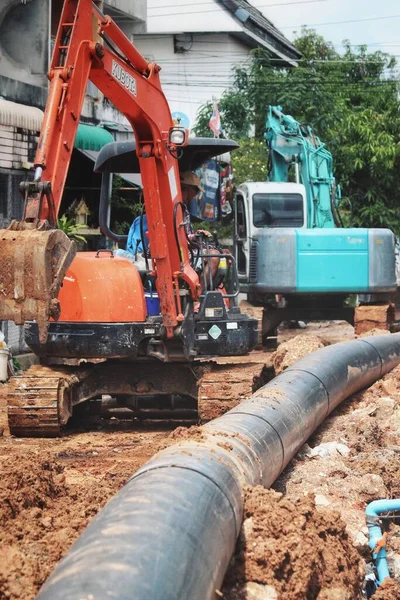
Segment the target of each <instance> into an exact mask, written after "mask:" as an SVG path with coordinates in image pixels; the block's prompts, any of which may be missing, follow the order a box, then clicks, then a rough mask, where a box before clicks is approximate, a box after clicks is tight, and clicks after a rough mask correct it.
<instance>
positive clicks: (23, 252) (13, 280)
mask: <svg viewBox="0 0 400 600" xmlns="http://www.w3.org/2000/svg"><path fill="white" fill-rule="evenodd" d="M75 253H76V245H75V243H74V242H72V241H71V240H70V239H69V238H68V237H67V236H66V235H65V233H64V232H63V231H60V230H59V229H48V228H46V226H45V225H44V223H41V224H39V226H37V225H36V224H33V223H26V222H20V221H13V222H12V223H11V225H10V226H9V228H8V229H2V230H0V321H6V320H10V321H14V322H15V323H16V324H17V325H22V324H23V323H24V322H25V321H31V320H34V321H36V322H37V324H38V328H39V339H40V342H41V343H45V341H46V339H47V331H48V323H49V319H50V318H52V319H54V320H57V319H58V316H59V313H60V306H59V302H58V300H57V295H58V292H59V290H60V287H61V284H62V281H63V279H64V276H65V274H66V271H67V269H68V267H69V265H70V264H71V262H72V260H73V258H74V256H75Z"/></svg>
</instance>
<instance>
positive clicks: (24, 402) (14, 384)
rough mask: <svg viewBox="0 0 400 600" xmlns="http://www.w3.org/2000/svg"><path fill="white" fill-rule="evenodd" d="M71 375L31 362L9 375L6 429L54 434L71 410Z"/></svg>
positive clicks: (27, 434) (34, 434) (17, 432)
mask: <svg viewBox="0 0 400 600" xmlns="http://www.w3.org/2000/svg"><path fill="white" fill-rule="evenodd" d="M76 381H77V378H76V376H75V375H72V374H71V373H68V371H67V370H61V369H59V368H57V369H53V368H51V367H44V366H41V365H35V366H33V367H31V368H30V369H28V371H26V373H24V374H23V375H22V376H15V377H12V378H11V379H10V380H9V382H8V385H7V386H5V387H4V392H3V393H6V394H7V406H8V424H9V428H10V433H11V434H12V435H15V436H18V437H57V436H59V435H61V432H62V428H63V426H64V425H66V423H67V421H68V419H69V417H70V416H71V414H72V393H71V392H72V386H73V384H74V383H75V382H76Z"/></svg>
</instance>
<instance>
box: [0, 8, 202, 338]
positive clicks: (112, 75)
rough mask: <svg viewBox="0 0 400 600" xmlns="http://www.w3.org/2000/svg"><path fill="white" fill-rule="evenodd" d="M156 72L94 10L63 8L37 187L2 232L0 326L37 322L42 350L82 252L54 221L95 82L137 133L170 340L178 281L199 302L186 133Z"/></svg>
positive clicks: (29, 186)
mask: <svg viewBox="0 0 400 600" xmlns="http://www.w3.org/2000/svg"><path fill="white" fill-rule="evenodd" d="M159 70H160V67H158V66H157V65H156V64H154V63H148V62H147V61H146V60H145V58H144V57H143V56H142V55H141V54H140V53H139V52H138V51H137V49H136V48H135V47H134V46H133V45H132V44H131V42H130V41H129V39H128V38H127V37H126V36H125V35H124V33H123V32H122V31H121V30H120V29H119V28H118V27H117V25H116V24H115V23H114V22H113V21H112V19H111V18H110V17H108V16H105V15H103V14H102V13H101V12H100V11H99V9H98V8H97V7H96V6H95V5H94V4H92V1H91V0H65V2H64V6H63V11H62V15H61V21H60V24H59V28H58V33H57V38H56V43H55V48H54V53H53V58H52V64H51V68H50V71H49V79H50V88H49V96H48V101H47V105H46V110H45V115H44V120H43V125H42V130H41V134H40V139H39V144H38V149H37V152H36V156H35V163H34V166H35V176H34V181H33V182H26V183H25V184H23V185H22V190H21V191H22V193H23V194H24V198H25V205H24V216H23V219H22V221H20V222H13V223H12V224H11V225H10V227H9V228H8V229H6V230H2V231H0V241H1V251H0V292H1V294H2V302H1V303H0V320H7V319H10V320H13V321H15V322H16V323H19V324H20V323H23V322H24V321H26V320H36V321H37V323H38V325H39V331H40V341H41V342H42V343H44V342H45V340H46V337H47V331H48V321H49V319H50V318H52V319H55V320H57V317H58V314H59V305H58V300H57V295H58V292H59V290H60V286H61V285H62V281H63V278H64V276H65V274H66V271H67V269H68V267H69V265H70V263H71V262H72V260H73V258H74V255H75V252H76V249H75V244H74V243H73V242H71V241H70V240H69V239H68V237H67V236H66V235H65V234H64V233H63V232H61V231H59V230H57V229H56V227H57V216H58V213H59V210H60V205H61V199H62V194H63V189H64V185H65V180H66V177H67V172H68V167H69V164H70V160H71V156H72V151H73V147H74V141H75V136H76V132H77V128H78V124H79V117H80V114H81V110H82V105H83V101H84V97H85V91H86V86H87V82H88V81H89V80H90V81H92V82H93V83H94V84H95V85H96V86H97V87H98V88H99V89H100V91H101V92H102V93H104V95H105V96H106V97H107V98H108V99H109V100H110V101H111V102H112V103H113V104H114V105H115V106H116V107H117V108H118V109H119V110H120V111H121V112H122V113H123V114H124V115H125V116H126V118H127V119H128V121H129V122H130V123H131V125H132V128H133V131H134V134H135V138H136V148H137V155H138V160H139V164H140V169H141V176H142V182H143V188H144V201H145V207H146V213H147V219H148V225H149V242H150V246H151V256H152V264H153V271H154V274H155V275H157V290H158V295H159V298H160V304H161V311H162V315H163V324H164V327H165V329H166V333H167V336H168V337H172V336H173V332H174V329H175V328H176V327H177V325H178V324H179V322H180V321H181V320H183V315H182V314H181V310H180V298H179V280H183V281H184V282H185V285H186V287H187V288H188V289H189V293H190V294H191V296H192V298H194V299H195V298H197V297H198V294H199V282H198V276H197V274H196V272H195V271H194V270H193V269H192V267H191V266H190V262H189V252H188V246H187V240H186V237H185V232H184V228H183V226H182V223H183V213H182V205H181V190H180V181H179V170H178V160H177V153H178V150H179V146H181V145H184V144H185V143H187V132H186V131H185V130H183V129H182V128H179V127H178V128H176V127H174V126H173V122H172V118H171V113H170V110H169V106H168V103H167V100H166V98H165V96H164V94H163V91H162V89H161V84H160V80H159V75H158V73H159Z"/></svg>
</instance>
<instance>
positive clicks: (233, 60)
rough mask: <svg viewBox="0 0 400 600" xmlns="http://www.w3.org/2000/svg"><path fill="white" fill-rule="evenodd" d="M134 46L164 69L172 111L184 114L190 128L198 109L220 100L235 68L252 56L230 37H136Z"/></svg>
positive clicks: (181, 35)
mask: <svg viewBox="0 0 400 600" xmlns="http://www.w3.org/2000/svg"><path fill="white" fill-rule="evenodd" d="M134 43H135V44H136V46H137V47H138V49H139V50H140V52H141V53H142V54H143V55H144V56H145V57H146V58H147V59H148V60H154V61H155V62H157V63H158V64H159V65H160V66H161V67H162V71H161V73H160V77H161V82H162V85H163V90H164V92H165V94H166V96H167V99H168V102H169V105H170V107H171V111H172V112H175V111H179V112H182V113H184V114H185V115H186V116H187V118H188V120H189V126H190V127H193V125H194V124H195V122H196V113H197V110H198V109H199V107H200V106H201V105H202V104H204V103H205V102H207V101H208V100H212V98H213V96H215V97H216V98H220V96H221V95H222V93H223V92H224V91H225V90H226V89H227V88H228V87H229V86H230V84H231V83H232V80H233V74H232V68H233V67H234V66H235V65H240V64H242V63H243V62H245V61H246V60H247V59H248V57H249V53H250V48H249V47H248V46H246V44H244V43H243V42H241V41H240V40H238V39H236V38H235V37H234V36H232V35H230V34H228V33H226V34H222V33H219V34H180V35H175V36H174V35H164V36H161V35H154V36H152V35H145V36H142V35H135V36H134ZM177 50H179V51H177ZM222 126H223V124H222Z"/></svg>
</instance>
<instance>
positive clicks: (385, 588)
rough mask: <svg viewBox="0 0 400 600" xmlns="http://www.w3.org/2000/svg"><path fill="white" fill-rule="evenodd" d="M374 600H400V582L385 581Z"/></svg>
mask: <svg viewBox="0 0 400 600" xmlns="http://www.w3.org/2000/svg"><path fill="white" fill-rule="evenodd" d="M373 598H374V600H399V598H400V581H397V582H396V581H384V582H383V584H382V585H381V586H380V588H379V589H378V591H377V592H375V594H374V596H373Z"/></svg>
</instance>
